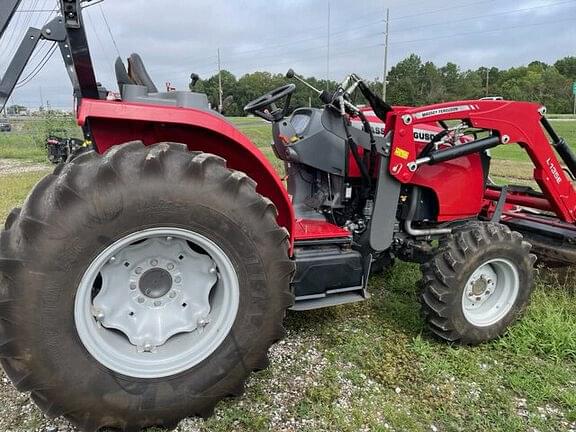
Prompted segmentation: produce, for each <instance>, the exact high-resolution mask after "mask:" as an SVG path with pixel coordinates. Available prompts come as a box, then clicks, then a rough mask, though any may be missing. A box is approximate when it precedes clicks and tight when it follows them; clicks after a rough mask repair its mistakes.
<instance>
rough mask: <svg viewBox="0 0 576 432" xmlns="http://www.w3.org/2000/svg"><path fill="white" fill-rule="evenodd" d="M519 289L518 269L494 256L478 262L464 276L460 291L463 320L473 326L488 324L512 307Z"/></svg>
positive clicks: (491, 323)
mask: <svg viewBox="0 0 576 432" xmlns="http://www.w3.org/2000/svg"><path fill="white" fill-rule="evenodd" d="M519 291H520V276H519V273H518V268H517V267H516V265H515V264H514V263H512V262H511V261H509V260H507V259H503V258H497V259H493V260H490V261H487V262H485V263H484V264H482V265H480V266H479V267H478V268H477V269H476V270H475V271H474V272H473V273H472V275H471V276H470V278H468V281H467V282H466V285H465V287H464V291H463V293H462V310H463V312H464V317H465V318H466V320H467V321H468V322H469V323H470V324H472V325H474V326H476V327H489V326H491V325H494V324H496V323H497V322H499V321H500V320H502V319H503V318H504V317H505V316H506V315H508V313H509V312H510V310H512V308H513V307H514V304H515V303H516V299H517V297H518V293H519Z"/></svg>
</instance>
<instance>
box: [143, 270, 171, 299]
mask: <svg viewBox="0 0 576 432" xmlns="http://www.w3.org/2000/svg"><path fill="white" fill-rule="evenodd" d="M138 288H139V289H140V292H141V293H142V294H144V295H145V296H146V297H149V298H152V299H157V298H160V297H164V296H165V295H166V294H168V293H169V292H170V290H171V289H172V276H171V275H170V273H169V272H168V271H166V270H164V269H161V268H154V269H150V270H148V271H147V272H146V273H144V274H143V275H142V277H141V278H140V282H139V283H138Z"/></svg>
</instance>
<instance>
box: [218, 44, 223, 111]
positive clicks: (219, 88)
mask: <svg viewBox="0 0 576 432" xmlns="http://www.w3.org/2000/svg"><path fill="white" fill-rule="evenodd" d="M223 97H224V91H223V90H222V63H221V62H220V48H218V112H219V113H220V114H222V111H223V110H224V102H223V101H222V99H223Z"/></svg>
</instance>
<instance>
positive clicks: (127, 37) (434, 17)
mask: <svg viewBox="0 0 576 432" xmlns="http://www.w3.org/2000/svg"><path fill="white" fill-rule="evenodd" d="M54 5H55V0H23V1H22V5H21V12H20V13H19V14H18V15H17V16H16V18H15V19H14V20H13V23H12V25H11V26H10V28H9V29H8V31H7V32H6V34H5V37H4V38H3V40H2V41H0V73H2V71H3V70H4V69H5V67H6V66H7V63H8V60H9V57H10V55H11V54H12V52H13V50H14V48H15V43H14V41H15V40H16V39H17V38H18V37H21V34H22V33H23V31H24V27H25V26H27V25H31V24H32V25H40V23H41V22H42V21H45V20H46V19H47V17H48V15H49V12H42V13H34V14H31V13H29V11H30V10H31V9H36V10H41V11H43V10H47V11H49V10H51V9H52V8H53V7H54ZM386 8H390V64H391V65H393V64H395V63H396V62H398V61H399V60H401V59H402V58H404V57H406V56H407V55H408V54H410V53H416V54H418V55H420V56H421V57H422V58H423V59H424V60H431V61H433V62H435V63H436V64H445V63H446V62H448V61H451V62H455V63H457V64H459V65H460V66H461V67H462V68H476V67H478V66H483V65H485V66H497V67H501V68H507V67H510V66H518V65H523V64H527V63H529V62H530V61H532V60H536V59H537V60H542V61H545V62H549V63H553V62H554V61H555V60H557V59H558V58H561V57H564V56H568V55H576V0H434V1H432V0H406V1H402V0H355V1H347V0H234V1H231V0H228V1H225V0H210V1H206V0H204V1H202V0H121V1H119V0H105V1H104V2H103V3H101V4H99V5H95V6H92V7H90V8H88V9H86V10H85V15H86V19H85V21H86V26H87V31H88V34H89V38H90V42H91V48H92V55H93V58H94V63H95V67H96V71H97V76H98V80H99V81H101V82H102V83H103V84H104V85H105V86H107V87H108V88H110V89H115V88H116V87H117V85H116V84H115V79H114V76H113V68H112V66H113V62H114V60H115V58H116V57H117V56H118V52H119V53H120V55H121V56H122V57H127V56H129V55H130V53H132V52H138V53H140V54H141V55H142V57H143V58H144V60H145V62H146V64H147V65H148V68H149V70H150V74H151V75H152V77H153V78H154V79H155V81H156V82H157V84H158V86H159V87H164V83H165V82H167V81H170V82H172V83H173V84H174V85H176V87H178V88H180V89H184V88H185V87H186V85H187V82H188V77H189V75H190V73H191V72H197V73H199V74H200V75H201V76H202V77H208V76H210V75H212V74H214V73H215V72H216V70H217V56H216V53H217V50H218V48H220V51H221V58H222V67H223V68H224V69H227V70H230V71H231V72H233V73H234V74H236V75H237V76H240V75H242V74H244V73H247V72H251V71H255V70H267V71H271V72H285V71H286V70H287V69H288V68H290V67H292V68H294V69H296V70H297V71H298V72H300V73H301V74H303V75H315V76H317V77H326V76H328V75H329V76H330V78H331V79H341V78H342V77H343V76H344V75H345V74H346V73H347V72H356V73H358V74H359V75H361V76H364V77H366V78H369V79H374V78H376V77H382V74H383V63H384V40H385V10H386ZM329 10H330V20H329V19H328V11H329ZM329 22H330V25H329V24H328V23H329ZM107 24H108V25H109V27H110V31H109V30H108V25H107ZM329 33H330V35H331V36H330V61H329V65H330V66H329V68H328V61H327V58H328V34H329ZM11 39H12V40H11ZM115 45H116V46H115ZM116 47H117V48H116ZM48 50H49V46H48V45H46V46H41V47H40V50H39V51H38V54H37V55H36V57H35V58H34V59H33V61H32V62H31V66H30V67H29V69H28V71H27V72H25V74H24V77H26V76H27V75H29V73H30V72H31V71H33V70H34V67H35V66H36V65H37V64H38V63H39V62H40V61H41V60H42V59H43V58H44V54H45V53H46V52H48ZM57 54H58V52H56V55H54V56H53V57H52V58H51V59H50V61H49V62H48V63H47V64H46V66H45V67H44V68H43V69H42V71H41V72H40V73H39V74H38V75H37V76H36V77H35V78H34V79H33V80H31V81H30V82H28V83H26V85H24V86H22V87H21V88H19V89H18V90H17V91H16V92H15V94H14V98H13V100H12V101H11V103H19V104H23V105H28V106H35V107H37V106H39V105H40V103H41V100H42V99H43V100H44V102H46V101H49V102H50V104H51V105H52V106H54V107H63V108H65V107H70V106H71V104H72V101H71V95H70V94H71V87H70V85H69V84H68V82H67V76H66V74H65V71H64V69H63V66H62V61H61V59H60V58H59V57H58V55H57Z"/></svg>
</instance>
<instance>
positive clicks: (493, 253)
mask: <svg viewBox="0 0 576 432" xmlns="http://www.w3.org/2000/svg"><path fill="white" fill-rule="evenodd" d="M530 248H531V246H530V244H529V243H527V242H525V241H523V239H522V235H521V234H519V233H517V232H513V231H510V229H509V228H508V227H507V226H504V225H501V224H496V223H489V222H471V223H467V224H465V225H463V226H461V227H458V228H456V229H455V230H454V232H453V233H452V234H451V235H449V236H447V237H446V238H445V239H443V240H442V241H441V242H440V245H439V247H438V250H437V252H436V253H435V254H434V256H433V257H432V258H431V260H430V261H429V262H427V263H425V264H423V265H422V267H421V270H422V275H423V279H422V294H421V302H422V311H423V315H424V318H425V320H426V322H427V324H428V328H429V329H430V331H431V332H432V333H433V334H434V335H436V336H437V337H439V338H440V339H443V340H445V341H448V342H456V343H461V344H466V345H475V344H479V343H482V342H486V341H489V340H492V339H495V338H497V337H499V336H501V335H502V334H503V333H504V332H505V330H506V329H507V328H508V326H510V325H511V324H512V323H513V322H514V321H515V320H516V319H517V318H518V316H519V315H521V314H522V312H523V311H524V309H525V308H526V306H527V305H528V302H529V300H530V294H531V292H532V289H533V287H534V275H533V273H534V272H533V266H534V262H535V261H536V257H535V256H534V255H532V254H531V253H530Z"/></svg>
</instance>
